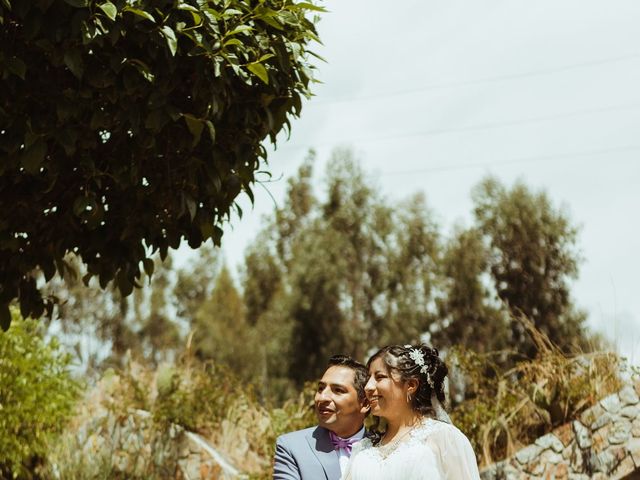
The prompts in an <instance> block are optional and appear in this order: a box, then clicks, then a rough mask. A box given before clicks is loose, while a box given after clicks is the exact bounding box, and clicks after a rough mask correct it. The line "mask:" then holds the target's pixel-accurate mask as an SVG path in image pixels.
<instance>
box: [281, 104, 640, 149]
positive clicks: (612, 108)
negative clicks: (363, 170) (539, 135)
mask: <svg viewBox="0 0 640 480" xmlns="http://www.w3.org/2000/svg"><path fill="white" fill-rule="evenodd" d="M638 108H640V103H630V104H623V105H607V106H603V107H596V108H587V109H582V110H574V111H571V112H562V113H556V114H552V115H544V116H540V117H530V118H522V119H512V120H505V121H501V122H487V123H481V124H476V125H467V126H463V127H451V128H436V129H431V130H421V131H415V132H406V133H398V134H392V135H376V136H369V137H360V138H344V139H337V140H333V141H332V143H333V144H342V143H363V142H379V141H382V140H395V139H399V138H410V137H431V136H437V135H446V134H450V133H464V132H474V131H482V130H492V129H494V128H505V127H513V126H519V125H526V124H532V123H542V122H547V121H551V120H561V119H565V118H572V117H580V116H583V115H591V114H597V113H609V112H616V111H624V110H636V109H638ZM311 147H312V146H311V145H290V144H285V145H283V146H282V147H280V148H282V149H287V148H311Z"/></svg>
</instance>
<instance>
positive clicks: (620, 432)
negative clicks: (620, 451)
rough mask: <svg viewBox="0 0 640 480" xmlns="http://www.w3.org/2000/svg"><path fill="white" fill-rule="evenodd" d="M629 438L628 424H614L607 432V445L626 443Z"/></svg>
mask: <svg viewBox="0 0 640 480" xmlns="http://www.w3.org/2000/svg"><path fill="white" fill-rule="evenodd" d="M630 436H631V423H630V422H624V421H623V422H616V423H614V424H613V426H612V427H611V430H610V431H609V443H610V444H612V445H620V444H621V443H624V442H626V441H627V440H628V439H629V437H630Z"/></svg>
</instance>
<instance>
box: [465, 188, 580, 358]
mask: <svg viewBox="0 0 640 480" xmlns="http://www.w3.org/2000/svg"><path fill="white" fill-rule="evenodd" d="M473 200H474V204H475V208H474V214H475V218H476V226H477V228H478V230H479V232H480V233H481V235H482V238H483V240H484V242H485V245H486V248H487V251H488V257H487V267H488V272H489V273H490V276H491V279H492V282H493V286H494V288H495V291H496V294H497V296H498V298H499V299H500V300H501V301H502V302H504V304H505V305H506V306H507V307H508V308H509V310H510V311H511V313H512V314H513V315H514V316H518V315H524V316H525V317H527V318H529V319H530V320H531V321H532V322H533V323H534V324H535V326H536V327H537V328H538V329H540V330H541V331H542V332H544V333H545V334H547V335H548V336H549V337H550V339H551V340H552V341H554V342H555V343H556V344H557V345H559V346H561V347H563V348H568V347H569V346H571V345H572V344H580V343H582V341H583V340H584V338H585V331H584V326H583V323H584V319H585V314H584V313H583V312H581V311H579V310H578V309H577V308H576V307H575V305H574V304H573V300H572V298H571V288H570V287H571V285H570V282H571V281H572V280H574V279H575V278H576V277H577V275H578V265H579V262H580V255H579V252H578V250H577V245H576V240H577V233H578V230H577V228H576V227H575V226H574V225H572V223H571V221H570V219H569V216H568V214H567V213H566V212H564V211H562V209H559V208H557V207H555V206H554V205H552V203H551V200H550V199H549V197H548V195H547V194H546V192H544V191H543V192H533V191H531V190H530V189H529V188H528V187H527V186H526V185H524V184H523V183H521V182H518V183H516V184H515V185H514V186H513V187H512V188H511V189H507V188H506V187H505V186H504V185H502V184H501V183H499V182H498V181H497V180H496V179H495V178H487V179H486V180H484V181H483V182H481V183H480V184H479V185H478V186H477V187H476V188H475V190H474V192H473ZM511 337H512V338H511V343H512V344H513V345H514V346H515V347H516V348H518V349H519V350H520V351H522V352H523V353H525V354H527V355H533V354H534V353H535V347H534V345H533V344H532V342H530V340H529V339H528V336H527V334H526V332H525V330H524V329H523V328H522V325H521V323H519V322H518V321H517V320H514V321H513V322H512V335H511Z"/></svg>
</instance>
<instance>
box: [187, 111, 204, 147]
mask: <svg viewBox="0 0 640 480" xmlns="http://www.w3.org/2000/svg"><path fill="white" fill-rule="evenodd" d="M182 116H183V117H184V121H185V122H186V123H187V127H188V128H189V131H190V132H191V135H193V142H192V144H191V147H192V148H193V147H195V146H196V145H198V143H200V137H201V136H202V130H203V129H204V123H203V121H202V120H200V119H199V118H196V117H194V116H193V115H190V114H188V113H185V114H183V115H182Z"/></svg>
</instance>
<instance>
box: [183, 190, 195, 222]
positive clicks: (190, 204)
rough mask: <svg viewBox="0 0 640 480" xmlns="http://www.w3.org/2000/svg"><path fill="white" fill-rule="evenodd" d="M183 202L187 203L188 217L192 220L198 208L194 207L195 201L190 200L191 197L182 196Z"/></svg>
mask: <svg viewBox="0 0 640 480" xmlns="http://www.w3.org/2000/svg"><path fill="white" fill-rule="evenodd" d="M184 199H185V201H186V202H187V209H188V210H189V217H190V218H191V220H193V219H194V218H195V216H196V212H197V210H198V206H197V205H196V202H195V200H193V198H191V195H186V194H185V196H184Z"/></svg>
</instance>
